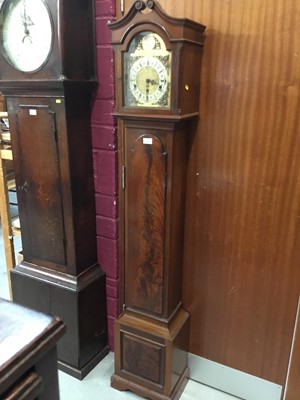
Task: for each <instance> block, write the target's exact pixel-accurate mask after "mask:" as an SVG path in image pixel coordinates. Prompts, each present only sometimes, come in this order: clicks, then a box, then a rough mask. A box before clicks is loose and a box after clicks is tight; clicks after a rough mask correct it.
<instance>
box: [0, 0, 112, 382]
mask: <svg viewBox="0 0 300 400" xmlns="http://www.w3.org/2000/svg"><path fill="white" fill-rule="evenodd" d="M93 4H94V1H93V0H4V1H3V0H2V1H1V0H0V5H1V15H0V40H1V43H0V50H1V51H0V53H1V54H0V90H1V91H2V92H3V94H4V95H5V97H6V103H7V109H8V116H9V123H10V130H11V134H12V135H11V136H12V148H13V157H14V168H15V175H16V186H17V196H18V203H19V214H20V223H21V231H22V245H23V256H24V260H23V261H22V262H21V264H20V265H18V266H17V267H16V268H15V269H13V271H12V276H11V279H12V291H13V299H14V300H15V301H16V302H18V303H21V304H23V305H25V306H28V307H31V308H33V309H36V310H39V311H42V312H46V313H51V314H55V315H57V316H59V317H60V318H61V319H62V320H64V322H65V323H66V324H67V334H66V335H65V336H64V338H62V339H61V341H60V342H59V344H58V359H59V367H60V368H61V369H62V370H64V371H65V372H67V373H70V374H71V375H73V376H75V377H78V378H83V377H84V376H85V375H86V374H87V373H88V372H89V371H90V370H91V369H92V368H93V367H94V366H95V365H96V364H97V363H98V362H99V361H100V360H101V359H102V358H103V357H104V356H105V355H106V354H107V352H108V346H107V328H106V295H105V274H104V273H103V271H102V269H101V267H100V266H99V264H98V263H97V249H96V229H95V206H94V186H93V165H92V149H91V135H90V114H91V98H92V93H93V91H94V89H95V88H96V73H95V62H94V49H95V42H94V13H93Z"/></svg>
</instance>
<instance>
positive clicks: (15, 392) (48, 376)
mask: <svg viewBox="0 0 300 400" xmlns="http://www.w3.org/2000/svg"><path fill="white" fill-rule="evenodd" d="M0 326H1V331H0V398H1V399H3V400H6V399H7V400H8V399H9V400H18V399H24V400H34V399H36V400H47V399H48V400H49V399H51V400H59V388H58V374H57V353H56V343H57V341H58V340H59V339H60V338H61V336H62V335H63V333H64V332H65V328H66V326H65V324H64V323H63V322H62V321H61V320H59V319H58V318H56V317H50V316H48V315H45V314H41V313H38V312H36V311H32V310H29V309H27V308H25V307H22V306H19V305H17V304H14V303H11V302H9V301H5V300H3V299H0ZM20 333H21V334H20Z"/></svg>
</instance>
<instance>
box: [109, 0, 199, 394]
mask: <svg viewBox="0 0 300 400" xmlns="http://www.w3.org/2000/svg"><path fill="white" fill-rule="evenodd" d="M109 26H110V28H111V30H112V42H113V47H114V50H115V64H116V85H117V88H116V89H117V99H116V109H115V113H114V115H115V116H116V117H117V118H118V119H119V120H120V122H121V124H120V126H121V127H122V129H121V131H120V140H119V146H120V168H121V170H120V176H121V177H122V179H121V181H122V182H121V188H120V193H121V213H120V215H121V218H120V220H121V225H120V235H121V238H120V239H121V240H120V242H121V252H120V254H121V255H122V256H121V258H122V264H123V265H122V274H121V275H122V286H123V287H122V289H123V292H124V293H123V303H124V305H123V312H122V314H121V315H120V316H119V317H118V318H117V320H116V322H115V373H114V375H113V376H112V380H111V384H112V386H113V387H114V388H116V389H119V390H126V389H129V390H132V391H133V392H136V393H137V394H139V395H141V396H145V397H147V398H150V399H161V400H162V399H164V400H166V399H176V398H179V397H180V395H181V392H182V390H183V387H184V385H185V383H186V377H187V373H188V367H187V350H188V336H189V315H188V313H187V312H186V311H185V310H184V309H183V306H182V300H181V298H182V287H181V286H182V261H183V231H184V208H185V177H186V164H187V156H188V154H187V153H188V145H187V142H188V136H189V131H190V130H191V129H192V126H193V122H195V120H196V119H197V117H198V110H199V85H200V64H201V56H202V47H203V40H204V30H205V27H204V26H203V25H200V24H198V23H196V22H193V21H191V20H188V19H177V18H172V17H170V16H168V15H167V14H166V13H165V12H164V11H163V10H162V8H161V7H160V6H159V5H158V3H156V2H154V1H151V0H148V1H135V2H134V4H133V5H132V7H131V9H130V10H129V11H128V13H127V14H126V15H125V17H124V18H122V19H121V20H119V21H117V22H114V23H111V24H109Z"/></svg>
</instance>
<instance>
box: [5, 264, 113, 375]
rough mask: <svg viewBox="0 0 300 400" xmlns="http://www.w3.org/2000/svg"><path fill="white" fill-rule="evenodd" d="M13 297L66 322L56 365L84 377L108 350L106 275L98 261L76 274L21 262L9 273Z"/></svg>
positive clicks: (59, 343) (16, 300) (22, 303)
mask: <svg viewBox="0 0 300 400" xmlns="http://www.w3.org/2000/svg"><path fill="white" fill-rule="evenodd" d="M11 282H12V293H13V300H14V301H15V302H16V303H19V304H21V305H23V306H26V307H29V308H32V309H34V310H37V311H41V312H44V313H47V314H52V315H56V316H58V317H59V318H61V319H62V320H63V321H64V322H65V323H66V325H67V332H66V334H65V335H64V337H63V338H61V340H60V341H59V342H58V345H57V357H58V361H59V363H58V366H59V368H60V369H62V370H63V371H64V372H66V373H68V374H70V375H72V376H74V377H76V378H78V379H83V378H84V377H85V376H86V375H87V374H88V373H89V372H90V371H91V370H92V369H93V368H94V367H95V365H96V364H97V363H98V362H100V361H101V359H102V358H104V357H105V356H106V354H107V353H108V345H107V321H106V301H105V297H106V293H105V274H104V272H103V271H102V269H101V268H100V266H99V265H98V264H96V265H94V266H92V267H90V268H89V269H88V270H86V271H85V272H84V273H82V274H81V275H80V276H79V277H72V276H70V275H67V274H63V273H61V272H57V271H53V270H49V269H46V268H44V267H41V266H37V265H34V264H30V263H27V262H25V261H23V262H22V263H21V264H20V265H18V266H17V267H16V268H14V269H13V270H12V272H11Z"/></svg>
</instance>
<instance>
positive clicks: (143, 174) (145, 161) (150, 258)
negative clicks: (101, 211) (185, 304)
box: [125, 129, 166, 315]
mask: <svg viewBox="0 0 300 400" xmlns="http://www.w3.org/2000/svg"><path fill="white" fill-rule="evenodd" d="M126 140H127V145H126V148H127V154H126V158H127V161H126V200H125V202H126V203H127V204H130V207H128V212H127V214H126V215H125V218H126V221H125V230H126V232H125V238H126V239H125V240H126V245H125V249H126V250H125V251H126V257H125V285H126V291H125V292H126V299H125V301H126V305H127V306H132V307H136V308H139V309H141V310H145V311H150V312H153V313H155V314H158V315H161V314H162V312H163V273H164V220H165V179H166V154H165V153H164V149H163V146H162V143H161V141H160V140H159V139H158V137H156V136H155V135H153V134H143V133H142V132H141V131H140V130H132V129H131V130H128V131H127V132H126Z"/></svg>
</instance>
